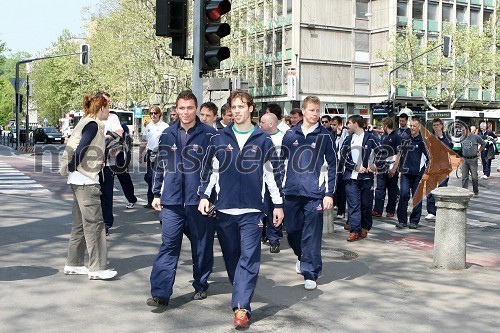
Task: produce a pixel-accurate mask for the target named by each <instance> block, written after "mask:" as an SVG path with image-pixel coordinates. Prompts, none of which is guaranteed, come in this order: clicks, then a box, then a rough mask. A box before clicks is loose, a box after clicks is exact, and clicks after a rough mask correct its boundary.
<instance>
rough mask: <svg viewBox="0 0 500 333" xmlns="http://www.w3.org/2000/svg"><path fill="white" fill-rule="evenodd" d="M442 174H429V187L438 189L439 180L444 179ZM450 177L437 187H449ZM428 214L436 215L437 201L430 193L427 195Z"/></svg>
mask: <svg viewBox="0 0 500 333" xmlns="http://www.w3.org/2000/svg"><path fill="white" fill-rule="evenodd" d="M443 176H444V175H442V174H429V179H427V185H426V186H427V187H432V188H436V186H437V183H438V182H439V180H441V179H443ZM448 180H449V177H446V178H445V179H444V180H443V181H442V182H441V183H440V184H439V186H437V187H446V186H448ZM427 213H429V214H432V215H436V199H435V198H434V196H433V195H432V194H431V193H429V194H427Z"/></svg>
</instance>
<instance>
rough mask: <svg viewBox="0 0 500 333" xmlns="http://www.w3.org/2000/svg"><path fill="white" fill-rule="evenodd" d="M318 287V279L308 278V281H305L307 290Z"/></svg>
mask: <svg viewBox="0 0 500 333" xmlns="http://www.w3.org/2000/svg"><path fill="white" fill-rule="evenodd" d="M316 287H317V285H316V281H313V280H306V282H305V283H304V288H305V289H306V290H314V289H316Z"/></svg>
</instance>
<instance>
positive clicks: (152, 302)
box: [146, 297, 168, 308]
mask: <svg viewBox="0 0 500 333" xmlns="http://www.w3.org/2000/svg"><path fill="white" fill-rule="evenodd" d="M146 304H147V305H149V306H154V307H157V308H158V307H160V306H167V305H168V301H166V300H164V299H163V298H160V297H151V298H148V299H147V301H146Z"/></svg>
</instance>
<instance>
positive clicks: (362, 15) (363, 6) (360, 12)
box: [356, 0, 368, 19]
mask: <svg viewBox="0 0 500 333" xmlns="http://www.w3.org/2000/svg"><path fill="white" fill-rule="evenodd" d="M366 13H368V0H356V18H358V19H366V18H367V17H366Z"/></svg>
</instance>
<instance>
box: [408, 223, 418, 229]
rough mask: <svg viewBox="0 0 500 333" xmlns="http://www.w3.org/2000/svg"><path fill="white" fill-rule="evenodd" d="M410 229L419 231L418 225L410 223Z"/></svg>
mask: <svg viewBox="0 0 500 333" xmlns="http://www.w3.org/2000/svg"><path fill="white" fill-rule="evenodd" d="M408 228H409V229H417V225H416V224H415V223H410V225H409V226H408Z"/></svg>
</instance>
